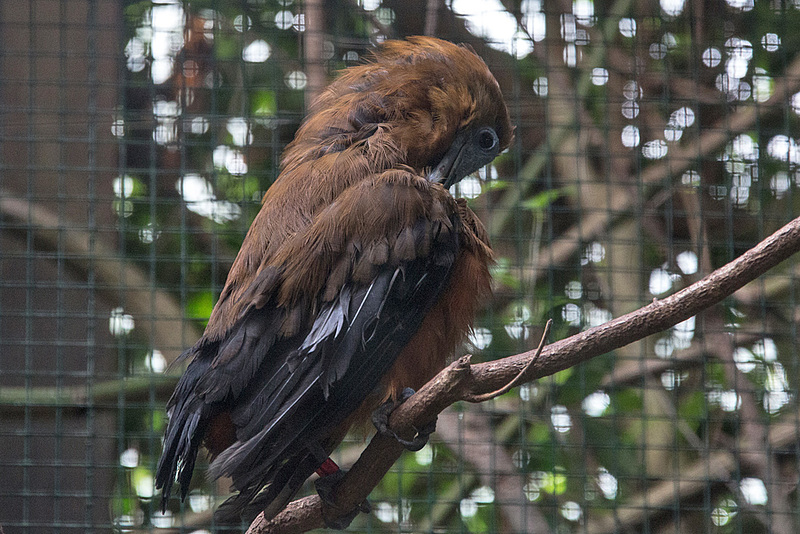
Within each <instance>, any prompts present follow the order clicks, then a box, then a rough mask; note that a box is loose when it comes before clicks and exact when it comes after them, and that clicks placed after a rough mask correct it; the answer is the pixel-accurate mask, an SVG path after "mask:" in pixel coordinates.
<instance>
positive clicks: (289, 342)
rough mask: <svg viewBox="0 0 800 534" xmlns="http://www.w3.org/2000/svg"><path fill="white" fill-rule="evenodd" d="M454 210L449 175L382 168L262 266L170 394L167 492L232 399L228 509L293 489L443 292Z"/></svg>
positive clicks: (215, 467) (162, 469) (223, 460)
mask: <svg viewBox="0 0 800 534" xmlns="http://www.w3.org/2000/svg"><path fill="white" fill-rule="evenodd" d="M457 211H458V210H457V207H456V204H455V202H454V201H453V199H452V197H450V196H449V194H448V193H447V192H446V191H445V190H444V189H442V188H441V187H440V186H436V185H432V184H429V183H428V182H427V181H426V180H425V179H424V178H422V177H419V176H416V175H414V174H412V173H410V172H407V171H399V170H393V171H387V172H385V173H383V174H381V175H377V176H373V177H371V178H369V179H366V180H364V181H362V182H360V183H357V184H355V185H353V186H352V187H350V188H349V189H347V190H346V191H345V192H344V193H342V194H341V195H340V196H339V197H338V198H337V199H336V200H335V201H334V202H333V203H332V204H330V205H329V206H328V207H327V208H325V209H324V210H322V212H321V213H320V214H319V215H318V216H317V217H316V219H315V220H314V221H313V222H312V224H311V225H309V227H308V228H307V229H306V230H305V231H304V232H301V233H299V234H298V235H296V236H295V237H294V238H293V239H292V240H290V241H289V242H288V243H286V244H285V245H284V246H283V247H282V248H281V249H280V250H279V251H278V253H277V254H275V256H274V257H273V258H272V259H271V262H270V263H269V264H268V265H265V266H262V268H261V271H260V272H259V274H258V276H257V277H256V278H255V280H254V282H253V283H252V284H251V286H250V288H248V290H247V291H245V292H244V293H243V296H242V297H241V298H245V299H248V305H247V306H246V307H245V308H244V311H243V312H242V313H241V315H240V317H239V319H238V320H237V321H236V323H235V324H234V326H233V327H232V328H231V329H230V330H229V332H228V334H227V335H226V336H225V337H224V338H223V339H221V340H219V341H215V342H213V343H209V344H207V345H203V344H202V341H201V343H199V344H198V347H199V348H198V349H197V355H196V356H195V359H194V361H193V362H192V364H190V365H189V368H188V369H187V371H186V373H185V374H184V377H183V378H182V379H181V382H180V383H179V385H178V387H177V389H176V393H175V395H174V396H173V399H172V400H171V401H170V425H169V428H168V430H167V437H166V440H165V454H164V455H163V456H162V464H163V465H162V464H160V465H159V474H158V476H159V478H158V482H159V483H161V484H162V485H163V486H164V487H165V494H166V493H167V492H168V489H169V488H168V485H169V484H170V483H171V479H172V477H174V474H175V471H176V470H177V464H181V467H180V473H179V480H180V482H181V484H182V492H185V491H186V487H187V486H188V482H189V480H190V478H191V468H192V467H193V465H192V464H193V462H194V458H195V457H196V453H197V447H198V446H199V443H200V441H201V440H202V436H203V432H204V424H206V422H207V421H208V420H209V418H210V417H211V416H212V415H214V413H216V412H219V411H228V412H229V414H230V417H231V420H232V421H233V423H234V425H235V426H236V428H237V434H236V437H237V441H236V442H235V443H234V444H233V445H232V446H231V447H229V448H227V449H226V450H225V451H223V452H222V453H221V454H220V455H219V456H218V457H217V458H216V459H215V460H214V462H213V463H212V474H213V475H214V476H221V475H228V476H231V477H232V479H233V486H234V488H236V489H238V490H239V491H240V494H239V495H238V496H237V497H235V498H234V499H233V500H232V501H229V503H228V510H227V511H226V510H224V509H222V510H221V511H222V512H223V513H230V512H231V511H234V512H238V511H239V510H241V509H242V507H244V506H245V505H246V504H247V503H248V502H249V501H250V500H251V499H252V498H254V497H255V495H256V494H257V493H258V491H259V490H261V489H262V488H263V487H264V486H265V485H269V488H268V489H267V498H266V499H263V498H262V499H261V500H262V501H264V500H266V501H270V500H274V499H275V498H277V497H278V496H279V494H280V495H281V498H282V499H283V498H284V497H285V498H286V499H287V500H288V498H290V497H291V495H288V496H286V495H285V494H286V491H285V490H284V485H286V484H288V483H289V482H292V485H294V486H296V487H299V485H300V484H302V482H303V481H304V480H305V479H306V478H307V477H308V476H309V475H310V474H311V473H312V472H313V470H314V469H316V467H318V465H319V463H320V462H321V459H320V458H319V451H320V450H322V449H324V448H325V447H326V446H328V444H326V443H325V439H326V438H327V437H328V436H329V434H330V433H331V431H332V430H333V429H334V428H335V427H336V426H338V425H339V424H341V423H342V422H343V421H344V419H345V418H346V417H347V416H348V415H349V414H350V413H352V412H353V411H354V410H355V409H356V408H358V406H359V405H360V404H361V403H362V402H363V401H364V399H365V398H366V397H367V395H369V394H370V393H371V392H372V391H373V390H374V389H375V388H376V386H377V385H378V383H379V381H380V379H381V377H382V376H383V375H384V374H385V373H386V372H387V371H388V370H389V368H390V367H391V365H392V364H393V363H394V360H395V358H396V357H397V355H398V354H399V353H400V351H401V350H402V349H403V347H404V346H405V345H406V344H407V343H408V341H409V340H410V339H411V337H412V336H413V335H414V333H415V332H416V331H417V329H418V328H419V326H420V324H421V322H422V320H423V318H424V316H425V314H426V312H427V311H428V310H429V309H430V308H431V306H432V305H433V304H434V303H435V302H436V301H437V300H438V298H439V296H440V294H441V293H442V291H443V289H444V287H445V285H446V283H447V281H448V278H449V274H450V272H451V270H452V267H453V264H454V262H455V260H456V256H457V254H458V247H459V232H458V225H459V219H458V214H457ZM173 426H174V427H175V428H173ZM187 469H188V472H187ZM296 487H294V488H293V489H296ZM282 490H283V493H281V492H282ZM289 493H293V491H291V492H289Z"/></svg>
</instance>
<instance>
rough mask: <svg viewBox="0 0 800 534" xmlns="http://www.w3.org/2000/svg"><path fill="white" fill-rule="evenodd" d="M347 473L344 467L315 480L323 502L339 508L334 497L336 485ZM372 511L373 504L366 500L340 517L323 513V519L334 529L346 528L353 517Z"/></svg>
mask: <svg viewBox="0 0 800 534" xmlns="http://www.w3.org/2000/svg"><path fill="white" fill-rule="evenodd" d="M346 473H347V471H346V470H344V469H339V470H338V471H336V472H335V473H331V474H330V475H326V476H324V477H320V478H318V479H317V480H315V481H314V488H315V489H316V490H317V493H318V494H319V498H320V499H322V502H324V503H325V504H327V505H328V506H330V507H332V508H334V509H337V508H336V504H335V502H334V499H333V495H334V491H335V490H336V486H338V485H339V482H341V481H342V479H343V478H344V475H345V474H346ZM371 511H372V505H371V504H370V503H369V501H366V500H365V501H364V502H362V503H361V504H359V505H358V506H357V507H356V508H355V509H354V510H352V511H350V512H348V513H346V514H344V515H340V516H338V517H329V515H328V514H326V513H324V512H323V514H322V520H323V521H324V522H325V526H326V527H328V528H330V529H334V530H344V529H346V528H347V527H349V526H350V523H352V522H353V519H355V518H356V516H357V515H358V514H359V513H360V512H363V513H365V514H368V513H370V512H371Z"/></svg>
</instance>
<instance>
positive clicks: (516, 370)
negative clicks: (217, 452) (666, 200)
mask: <svg viewBox="0 0 800 534" xmlns="http://www.w3.org/2000/svg"><path fill="white" fill-rule="evenodd" d="M798 250H800V218H797V219H794V220H793V221H792V222H790V223H789V224H787V225H786V226H784V227H783V228H781V229H780V230H778V231H777V232H775V233H774V234H772V235H771V236H769V237H768V238H766V239H765V240H763V241H762V242H760V243H759V244H758V245H756V246H755V247H753V248H752V249H750V250H749V251H747V252H745V253H744V254H742V255H741V256H740V257H738V258H737V259H735V260H733V261H732V262H730V263H728V264H727V265H725V266H724V267H721V268H719V269H717V270H716V271H714V272H712V273H711V274H709V275H708V276H706V277H705V278H703V279H702V280H700V281H698V282H696V283H694V284H692V285H691V286H689V287H687V288H685V289H683V290H681V291H679V292H677V293H675V294H673V295H671V296H669V297H667V298H664V299H661V300H654V301H653V302H652V303H651V304H648V305H647V306H645V307H643V308H640V309H638V310H636V311H634V312H631V313H628V314H626V315H623V316H622V317H618V318H617V319H614V320H612V321H609V322H607V323H605V324H602V325H600V326H597V327H594V328H591V329H589V330H586V331H585V332H581V333H579V334H576V335H574V336H571V337H569V338H567V339H563V340H561V341H558V342H556V343H553V344H551V345H549V346H547V347H545V348H544V350H543V351H542V352H541V354H540V355H539V356H538V357H536V358H535V359H534V361H533V362H532V363H531V358H532V357H533V356H535V354H536V351H529V352H525V353H522V354H517V355H515V356H509V357H508V358H503V359H501V360H497V361H493V362H487V363H481V364H476V365H471V364H470V357H469V356H464V357H462V358H460V359H458V360H457V361H455V362H454V363H452V364H451V365H450V366H448V367H447V368H446V369H444V370H443V371H442V372H441V373H439V374H438V375H436V376H435V377H434V378H433V379H432V380H431V381H430V382H428V383H427V384H426V385H425V386H424V387H423V388H421V389H420V390H419V392H417V394H416V395H414V396H413V397H411V398H410V399H409V400H408V401H406V402H405V403H403V404H401V405H400V406H399V407H398V408H397V409H396V410H395V411H394V412H393V413H392V415H391V417H390V419H389V422H390V426H391V428H392V429H393V430H394V431H395V432H397V434H398V435H400V436H408V435H413V433H414V430H413V428H414V427H415V426H416V427H420V426H424V425H425V424H426V423H427V422H429V421H431V420H432V419H433V418H434V417H435V416H436V415H437V414H438V413H440V412H441V411H442V410H444V409H445V408H446V407H447V406H450V405H451V404H453V403H455V402H457V401H459V400H463V399H465V398H468V397H470V396H471V397H474V396H477V395H481V394H484V393H487V392H491V391H495V390H497V389H499V388H501V387H502V386H503V385H504V384H507V383H509V382H510V381H511V380H514V379H515V377H516V376H517V375H519V374H520V373H521V372H522V373H523V375H524V377H525V379H526V380H535V379H537V378H542V377H545V376H549V375H552V374H554V373H557V372H558V371H563V370H564V369H567V368H569V367H572V366H574V365H576V364H578V363H581V362H584V361H586V360H589V359H591V358H594V357H595V356H599V355H600V354H605V353H607V352H609V351H612V350H615V349H617V348H619V347H623V346H625V345H627V344H629V343H632V342H634V341H637V340H640V339H643V338H645V337H647V336H649V335H651V334H655V333H656V332H660V331H662V330H664V329H666V328H669V327H671V326H673V325H675V324H677V323H679V322H681V321H685V320H686V319H688V318H689V317H692V316H694V315H696V314H697V313H699V312H700V311H702V310H704V309H706V308H709V307H711V306H713V305H714V304H717V303H718V302H720V301H721V300H722V299H724V298H725V297H727V296H729V295H731V294H732V293H733V292H734V291H736V290H737V289H739V288H740V287H742V286H744V285H745V284H747V283H748V282H750V281H752V280H754V279H756V278H757V277H759V276H761V275H762V274H764V273H765V272H767V271H768V270H770V269H771V268H773V267H775V266H776V265H777V264H779V263H780V262H782V261H783V260H785V259H787V258H788V257H789V256H791V255H792V254H794V253H796V252H797V251H798ZM528 365H530V367H529V368H528V369H527V370H526V371H524V372H523V370H524V369H525V368H526V367H527V366H528ZM402 452H403V447H402V445H400V444H399V443H398V442H397V441H395V440H393V439H391V438H387V437H385V436H384V435H383V434H377V435H376V436H375V437H373V439H372V440H371V441H370V443H369V445H368V446H367V448H366V449H365V450H364V452H363V453H362V455H361V457H360V458H359V460H358V461H357V462H356V463H355V464H354V465H353V467H352V469H350V471H349V472H348V473H347V475H346V476H345V478H344V479H343V480H342V482H341V483H340V484H339V486H338V487H337V489H336V492H335V493H334V505H333V506H328V505H323V503H322V501H321V500H320V499H319V497H318V496H316V495H314V496H310V497H305V498H302V499H299V500H297V501H294V502H292V503H290V504H289V506H288V507H287V508H286V509H285V510H284V511H283V512H281V513H280V514H278V516H276V517H275V518H274V519H272V520H271V521H264V517H263V515H260V516H259V517H258V518H256V520H255V521H254V522H253V524H252V525H250V528H249V529H248V531H247V532H248V534H264V533H268V532H280V533H282V534H291V533H300V532H307V531H309V530H311V529H314V528H321V527H322V526H323V514H324V515H325V516H326V517H336V515H337V514H338V513H342V514H344V513H346V512H347V511H350V510H353V509H355V508H356V506H358V505H359V503H361V502H363V501H364V499H366V498H367V496H368V495H369V493H370V491H372V488H374V487H375V486H376V485H377V484H378V482H380V480H381V478H383V476H384V475H385V474H386V472H387V471H388V470H389V468H391V466H392V464H394V462H395V460H396V459H397V458H399V457H400V454H402Z"/></svg>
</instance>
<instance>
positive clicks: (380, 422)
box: [372, 388, 436, 452]
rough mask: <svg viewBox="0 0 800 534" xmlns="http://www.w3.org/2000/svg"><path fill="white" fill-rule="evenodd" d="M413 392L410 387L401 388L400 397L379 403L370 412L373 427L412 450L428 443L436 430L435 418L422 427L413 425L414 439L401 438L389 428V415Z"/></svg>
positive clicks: (416, 449) (414, 450)
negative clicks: (376, 407)
mask: <svg viewBox="0 0 800 534" xmlns="http://www.w3.org/2000/svg"><path fill="white" fill-rule="evenodd" d="M414 393H415V391H414V390H413V389H411V388H403V391H401V392H400V398H399V399H397V401H396V402H395V401H391V400H388V401H386V402H384V403H383V404H382V405H380V406H379V407H378V409H376V410H375V411H374V412H372V424H373V425H375V428H377V429H378V432H380V433H381V434H383V435H384V436H389V437H391V438H394V439H395V440H397V442H398V443H400V444H401V445H402V446H403V447H405V448H406V449H407V450H409V451H412V452H416V451H418V450H420V449H422V447H424V446H425V444H426V443H428V438H429V437H430V435H431V434H433V432H434V431H435V430H436V419H434V420H433V421H431V422H430V423H428V424H426V425H425V426H423V427H422V428H416V427H414V430H416V432H417V434H416V435H415V436H414V439H411V440H407V439H403V438H401V437H400V436H398V435H397V434H396V433H395V432H394V430H392V429H391V428H389V416H390V415H391V414H392V412H393V411H394V410H395V408H397V407H398V406H400V405H401V404H403V403H404V402H405V401H407V400H408V399H409V398H410V397H411V396H412V395H413V394H414Z"/></svg>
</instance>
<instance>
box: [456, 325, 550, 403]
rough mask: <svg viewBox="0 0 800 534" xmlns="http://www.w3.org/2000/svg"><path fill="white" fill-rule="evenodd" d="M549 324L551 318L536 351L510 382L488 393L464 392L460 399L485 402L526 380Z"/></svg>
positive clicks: (542, 343)
mask: <svg viewBox="0 0 800 534" xmlns="http://www.w3.org/2000/svg"><path fill="white" fill-rule="evenodd" d="M551 326H553V320H552V319H548V320H547V324H545V325H544V332H542V339H540V340H539V346H538V347H537V348H536V352H534V353H533V354H532V355H531V357H530V358H529V359H528V363H526V364H525V367H523V368H522V371H520V372H519V373H518V374H517V376H515V377H514V379H513V380H511V382H509V383H508V384H506V385H505V386H503V387H501V388H500V389H496V390H494V391H491V392H489V393H482V394H480V395H475V394H473V393H470V392H467V393H465V394H464V397H463V398H462V400H465V401H467V402H473V403H478V402H486V401H488V400H491V399H494V398H495V397H499V396H500V395H503V394H505V393H508V392H509V391H511V390H512V389H513V388H515V387H517V386H518V385H520V384H522V383H524V382H527V381H528V380H526V379H525V377H526V376H527V374H528V371H530V369H531V367H532V366H533V363H534V362H535V361H536V360H537V359H538V358H539V356H540V355H541V354H542V349H543V348H544V341H545V339H547V334H549V333H550V327H551Z"/></svg>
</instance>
